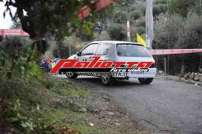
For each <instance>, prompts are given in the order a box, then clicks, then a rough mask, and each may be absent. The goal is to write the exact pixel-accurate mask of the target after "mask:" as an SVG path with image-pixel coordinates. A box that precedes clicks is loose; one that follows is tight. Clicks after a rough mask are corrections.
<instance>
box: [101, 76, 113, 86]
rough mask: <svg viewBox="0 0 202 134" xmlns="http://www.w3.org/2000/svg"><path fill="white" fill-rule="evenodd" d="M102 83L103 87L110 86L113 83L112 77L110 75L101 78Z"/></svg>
mask: <svg viewBox="0 0 202 134" xmlns="http://www.w3.org/2000/svg"><path fill="white" fill-rule="evenodd" d="M101 82H102V84H103V85H109V84H111V82H112V77H111V76H109V75H103V76H101Z"/></svg>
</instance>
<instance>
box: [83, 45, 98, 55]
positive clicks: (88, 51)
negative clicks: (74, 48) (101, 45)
mask: <svg viewBox="0 0 202 134" xmlns="http://www.w3.org/2000/svg"><path fill="white" fill-rule="evenodd" d="M96 50H97V44H90V45H88V46H87V47H86V48H84V49H83V51H82V52H81V55H82V56H84V55H94V54H95V52H96Z"/></svg>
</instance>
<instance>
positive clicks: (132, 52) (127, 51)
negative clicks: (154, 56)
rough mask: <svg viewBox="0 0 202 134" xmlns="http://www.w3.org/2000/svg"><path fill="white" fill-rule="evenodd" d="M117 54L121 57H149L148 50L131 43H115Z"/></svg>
mask: <svg viewBox="0 0 202 134" xmlns="http://www.w3.org/2000/svg"><path fill="white" fill-rule="evenodd" d="M116 49H117V55H118V56H121V57H150V56H151V55H150V54H149V52H148V50H147V49H146V48H144V47H142V46H138V45H136V44H132V43H119V44H117V45H116Z"/></svg>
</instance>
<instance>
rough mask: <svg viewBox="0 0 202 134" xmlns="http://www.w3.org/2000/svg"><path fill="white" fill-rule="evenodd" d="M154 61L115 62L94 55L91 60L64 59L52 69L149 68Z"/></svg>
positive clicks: (52, 71) (54, 70)
mask: <svg viewBox="0 0 202 134" xmlns="http://www.w3.org/2000/svg"><path fill="white" fill-rule="evenodd" d="M152 64H154V63H153V62H113V61H108V60H100V57H97V56H95V57H93V58H92V60H91V61H78V60H76V59H62V60H60V61H59V62H58V63H57V64H56V65H55V66H54V67H53V68H52V69H51V73H52V74H56V73H57V72H58V71H59V70H60V69H69V68H74V69H80V68H92V69H95V68H96V69H99V68H122V66H123V65H124V66H126V67H127V68H128V69H131V68H133V67H135V68H136V69H148V68H149V67H150V66H151V65H152Z"/></svg>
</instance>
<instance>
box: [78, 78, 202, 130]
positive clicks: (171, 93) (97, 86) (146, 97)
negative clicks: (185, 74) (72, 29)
mask: <svg viewBox="0 0 202 134" xmlns="http://www.w3.org/2000/svg"><path fill="white" fill-rule="evenodd" d="M76 82H79V83H82V84H84V85H86V86H87V87H89V88H90V89H92V90H96V91H101V92H105V93H107V94H109V95H111V96H112V97H113V98H114V100H115V101H116V102H118V104H119V105H120V106H121V107H122V108H123V109H124V110H126V111H127V112H128V113H129V114H130V115H131V118H133V119H134V120H136V121H138V122H139V123H140V124H143V125H145V126H148V127H151V128H155V129H158V130H160V131H162V132H163V131H167V132H169V133H177V134H202V87H199V86H195V85H192V84H186V83H184V82H177V81H174V80H163V79H155V80H154V82H153V83H152V84H151V85H140V84H139V83H138V82H137V81H135V82H134V81H127V82H125V81H118V82H116V83H114V84H113V85H112V86H108V87H106V86H103V85H102V84H101V83H100V81H99V79H96V78H79V79H77V80H76Z"/></svg>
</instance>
